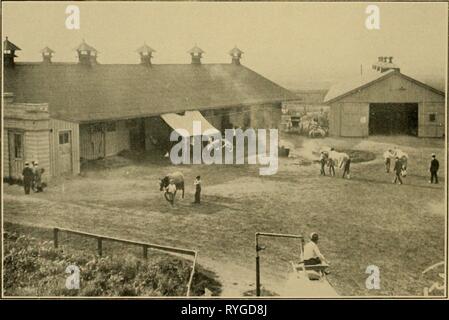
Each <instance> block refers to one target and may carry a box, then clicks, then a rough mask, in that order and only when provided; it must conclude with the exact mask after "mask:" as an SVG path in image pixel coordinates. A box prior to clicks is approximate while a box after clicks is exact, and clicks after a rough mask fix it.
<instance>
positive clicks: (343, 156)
mask: <svg viewBox="0 0 449 320" xmlns="http://www.w3.org/2000/svg"><path fill="white" fill-rule="evenodd" d="M329 158H330V159H332V160H333V161H334V162H335V164H336V165H337V166H338V167H339V168H341V167H343V164H344V163H345V162H346V161H347V160H349V156H348V154H347V153H344V152H337V151H335V150H331V151H329Z"/></svg>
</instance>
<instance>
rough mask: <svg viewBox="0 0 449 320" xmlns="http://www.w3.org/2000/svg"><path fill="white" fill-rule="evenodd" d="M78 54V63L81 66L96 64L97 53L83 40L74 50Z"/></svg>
mask: <svg viewBox="0 0 449 320" xmlns="http://www.w3.org/2000/svg"><path fill="white" fill-rule="evenodd" d="M75 50H76V52H77V53H78V63H79V64H83V65H89V66H90V65H94V64H97V53H98V51H97V50H96V49H95V48H94V47H91V46H90V45H88V44H87V43H86V42H85V41H84V39H83V42H82V43H81V44H80V45H79V46H78V47H77V48H76V49H75Z"/></svg>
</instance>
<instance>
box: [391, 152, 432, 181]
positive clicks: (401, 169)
mask: <svg viewBox="0 0 449 320" xmlns="http://www.w3.org/2000/svg"><path fill="white" fill-rule="evenodd" d="M383 156H384V160H385V172H387V173H389V172H390V167H391V163H392V161H394V166H393V172H394V179H393V181H392V183H394V184H396V183H399V184H403V180H402V178H403V177H405V176H406V175H407V162H408V155H407V154H406V153H405V152H403V151H402V150H400V149H398V148H394V149H388V150H387V151H385V152H384V154H383ZM439 168H440V163H439V161H438V160H437V159H436V155H435V153H432V158H431V160H430V166H429V171H430V180H429V183H435V184H437V183H438V170H439Z"/></svg>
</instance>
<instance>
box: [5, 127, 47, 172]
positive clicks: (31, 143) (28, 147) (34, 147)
mask: <svg viewBox="0 0 449 320" xmlns="http://www.w3.org/2000/svg"><path fill="white" fill-rule="evenodd" d="M3 126H4V127H3V128H4V129H3V130H4V131H3V134H4V140H3V151H4V153H3V174H4V177H6V178H8V177H11V178H14V179H19V178H21V174H22V170H23V166H24V163H25V161H28V162H30V163H31V161H36V160H37V161H38V162H39V166H40V167H41V168H44V169H45V172H44V175H43V179H44V180H45V179H47V178H49V177H50V176H51V164H50V155H49V134H50V133H49V130H50V129H49V119H48V118H47V119H45V118H41V119H36V120H33V119H17V118H5V119H4V122H3ZM14 132H17V133H22V134H23V158H22V159H21V160H17V161H15V163H11V162H10V161H11V159H10V155H11V154H10V150H12V148H14V146H11V145H10V144H11V143H12V139H11V135H12V134H13V133H14Z"/></svg>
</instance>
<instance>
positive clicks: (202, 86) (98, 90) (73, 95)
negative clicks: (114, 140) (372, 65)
mask: <svg viewBox="0 0 449 320" xmlns="http://www.w3.org/2000/svg"><path fill="white" fill-rule="evenodd" d="M4 71H5V80H4V89H5V92H13V93H14V100H15V101H16V102H28V103H49V109H50V114H51V116H52V117H54V118H59V119H65V120H71V121H77V122H92V121H100V120H114V119H127V118H135V117H145V116H153V115H159V114H163V113H170V112H182V111H186V110H202V109H212V108H223V107H230V106H239V105H250V104H262V103H278V102H282V101H286V100H294V99H296V98H297V97H296V96H295V94H294V93H292V92H290V91H288V90H286V89H284V88H282V87H280V86H279V85H277V84H275V83H273V82H272V81H270V80H268V79H266V78H264V77H263V76H261V75H259V74H257V73H256V72H254V71H252V70H250V69H248V68H246V67H244V66H236V65H233V64H202V65H191V64H176V65H172V64H166V65H153V66H151V67H146V66H142V65H137V64H136V65H131V64H122V65H118V64H109V65H108V64H102V65H101V64H100V65H93V66H83V65H79V64H69V63H52V64H51V65H45V64H41V63H17V64H16V66H15V67H14V68H5V70H4Z"/></svg>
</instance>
